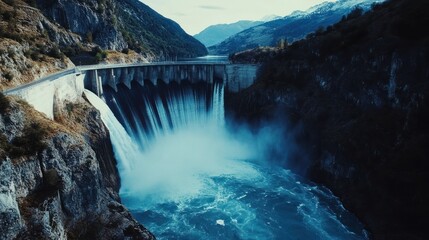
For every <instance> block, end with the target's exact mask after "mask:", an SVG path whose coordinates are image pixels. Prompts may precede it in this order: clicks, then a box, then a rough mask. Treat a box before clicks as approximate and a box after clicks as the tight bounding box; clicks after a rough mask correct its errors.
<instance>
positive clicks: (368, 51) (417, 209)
mask: <svg viewBox="0 0 429 240" xmlns="http://www.w3.org/2000/svg"><path fill="white" fill-rule="evenodd" d="M428 10H429V4H428V2H427V1H413V2H409V1H403V0H392V1H389V2H386V3H385V4H383V5H380V6H376V7H375V8H374V10H373V12H370V13H368V14H365V15H363V16H361V17H358V16H350V17H348V19H346V20H344V21H342V22H340V23H338V24H335V25H333V26H331V27H330V28H328V30H327V31H325V32H323V33H320V34H317V35H315V36H313V37H311V38H308V39H307V40H303V41H299V42H297V43H295V44H293V45H291V46H290V47H288V48H286V49H284V50H278V51H277V52H274V53H273V55H274V56H273V57H272V58H271V60H269V61H267V62H265V64H264V66H263V70H262V71H261V72H260V77H259V80H258V82H257V84H255V85H254V86H252V87H251V88H249V89H247V90H245V91H243V92H241V93H240V94H238V95H232V94H229V95H228V98H227V101H226V103H227V106H228V110H229V113H230V114H234V115H235V117H237V118H242V119H246V120H251V121H253V122H258V121H260V119H261V118H267V117H269V116H274V115H275V113H276V111H279V112H283V113H285V114H286V116H287V120H288V121H289V122H291V123H292V124H295V125H299V126H301V127H302V128H301V129H302V131H301V132H298V133H297V136H296V139H298V143H299V144H300V145H301V146H302V147H303V152H305V153H306V154H307V155H310V157H309V158H310V159H312V161H311V163H310V164H309V165H307V167H308V176H309V177H310V178H311V179H312V180H314V181H317V182H319V183H322V184H325V185H327V186H328V187H329V188H330V189H332V190H333V192H334V193H335V194H336V195H337V196H339V197H340V198H341V200H342V202H343V203H344V205H345V207H346V208H348V209H349V210H351V211H352V212H354V213H355V214H356V215H357V216H358V217H359V218H360V219H361V220H362V221H363V222H364V223H365V224H366V225H367V227H368V229H369V230H370V232H371V233H372V236H373V238H374V239H425V238H426V237H427V234H426V233H425V232H424V229H425V221H424V219H425V218H426V216H427V214H428V213H429V207H428V205H427V202H428V201H429V199H428V195H427V194H426V188H427V183H428V182H429V178H428V176H429V175H428V174H427V172H428V168H429V164H428V162H427V156H429V152H428V149H429V145H428V143H429V128H428V127H427V124H426V123H427V122H428V121H429V114H428V113H429V101H428V99H429V81H428V79H429V70H428V69H429V62H428V59H429V51H428V49H429V48H428V47H429V46H428V43H429V32H428V31H427V30H426V28H425V27H424V26H426V25H427V24H429V18H428V17H427V14H426V13H427V11H428ZM247 54H248V53H247ZM236 57H237V58H236V59H248V57H245V58H240V57H239V56H236ZM264 57H266V54H265V55H264V56H263V58H264ZM257 58H258V56H257V55H255V56H253V59H257ZM299 163H300V159H299V158H298V159H295V162H294V164H298V165H299ZM290 164H291V165H293V164H292V163H290ZM292 167H293V166H292Z"/></svg>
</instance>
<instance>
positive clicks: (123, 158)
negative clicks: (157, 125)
mask: <svg viewBox="0 0 429 240" xmlns="http://www.w3.org/2000/svg"><path fill="white" fill-rule="evenodd" d="M84 93H85V96H86V98H87V99H88V101H89V102H90V103H91V104H92V106H94V107H95V108H97V109H98V110H99V111H100V115H101V120H102V121H103V123H104V124H105V125H106V127H107V128H108V129H109V131H110V137H111V138H110V139H111V141H112V145H113V150H114V153H115V158H116V159H117V160H118V164H119V165H118V168H119V171H120V172H121V171H129V170H130V169H131V168H132V165H133V160H135V159H138V156H140V151H139V147H138V145H137V144H136V143H134V142H133V141H132V139H131V137H130V136H129V135H128V133H127V132H126V131H125V129H124V127H123V126H122V125H121V123H120V122H119V121H118V120H117V119H116V117H115V115H114V114H113V112H112V111H111V110H110V108H109V106H107V104H106V103H105V102H104V101H103V100H102V99H100V98H99V97H98V96H97V95H95V94H94V93H92V92H91V91H89V90H86V89H85V90H84Z"/></svg>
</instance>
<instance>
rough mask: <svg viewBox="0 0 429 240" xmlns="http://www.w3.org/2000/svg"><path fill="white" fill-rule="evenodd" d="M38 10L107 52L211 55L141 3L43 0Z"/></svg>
mask: <svg viewBox="0 0 429 240" xmlns="http://www.w3.org/2000/svg"><path fill="white" fill-rule="evenodd" d="M37 7H38V8H40V9H41V10H42V12H43V13H44V14H45V15H46V16H48V17H49V18H50V19H51V20H52V21H53V22H56V23H58V24H60V25H61V26H63V27H64V28H66V29H69V30H70V31H72V32H74V33H77V34H79V35H80V36H81V37H82V38H84V39H86V40H87V41H91V42H94V43H96V44H98V45H99V46H101V48H103V49H111V50H118V51H121V50H123V49H125V48H130V49H133V50H136V51H138V52H142V53H145V54H147V55H154V56H158V57H160V58H168V57H176V56H179V57H180V56H181V57H183V56H202V55H206V54H207V50H206V48H205V47H204V45H202V44H201V43H200V42H198V41H197V40H195V39H194V38H193V37H191V36H189V35H188V34H186V33H185V32H184V31H183V29H182V28H181V27H180V26H179V25H178V24H177V23H175V22H173V21H172V20H170V19H167V18H164V17H163V16H161V15H160V14H158V13H157V12H155V11H154V10H152V9H151V8H149V7H148V6H146V5H145V4H143V3H142V2H140V1H138V0H119V1H113V0H104V1H99V0H87V1H80V0H51V1H44V0H39V1H37Z"/></svg>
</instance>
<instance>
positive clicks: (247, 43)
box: [209, 0, 383, 55]
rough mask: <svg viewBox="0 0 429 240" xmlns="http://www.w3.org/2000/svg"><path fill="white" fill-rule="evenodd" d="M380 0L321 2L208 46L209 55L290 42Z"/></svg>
mask: <svg viewBox="0 0 429 240" xmlns="http://www.w3.org/2000/svg"><path fill="white" fill-rule="evenodd" d="M377 2H383V0H339V1H337V2H324V3H321V4H318V5H316V6H313V7H311V8H310V9H308V10H307V11H295V12H293V13H292V14H291V15H289V16H286V17H284V18H282V19H278V20H274V21H270V22H266V23H263V24H260V25H258V26H254V27H251V28H249V29H247V30H244V31H242V32H239V33H237V34H235V35H233V36H231V37H229V38H228V39H226V40H225V41H223V42H221V43H219V44H217V45H215V46H211V47H209V53H210V54H223V55H225V54H231V53H235V52H239V51H243V50H246V49H251V48H255V47H259V46H276V44H277V43H278V42H279V40H281V39H285V40H287V41H288V42H293V41H296V40H299V39H302V38H304V37H305V36H306V35H307V34H309V33H311V32H314V31H316V30H317V29H318V28H320V27H326V26H329V25H331V24H333V23H336V22H338V21H339V20H340V19H341V18H342V17H343V16H344V15H346V14H348V13H349V12H350V11H351V10H352V9H353V8H355V7H361V8H363V9H364V10H367V9H369V8H370V6H371V5H372V4H374V3H377Z"/></svg>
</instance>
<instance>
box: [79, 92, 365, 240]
mask: <svg viewBox="0 0 429 240" xmlns="http://www.w3.org/2000/svg"><path fill="white" fill-rule="evenodd" d="M223 91H224V90H223V86H222V84H215V85H208V84H202V85H191V84H189V85H186V84H185V85H180V86H179V85H169V86H167V85H165V86H162V85H161V86H159V87H155V86H151V85H150V84H149V85H147V86H146V85H145V87H141V86H139V85H134V86H133V87H132V89H131V90H130V89H127V88H125V87H119V89H118V92H115V91H113V90H109V89H106V91H105V96H104V97H105V101H106V102H107V103H108V105H109V106H107V105H106V104H105V103H104V102H103V100H101V99H99V98H98V97H97V96H95V95H93V94H92V93H90V92H86V95H87V97H88V99H89V100H90V101H91V103H92V104H93V105H94V106H95V107H97V108H98V109H99V110H100V112H101V114H102V119H103V121H104V122H105V124H106V125H107V127H108V128H109V130H110V133H111V138H112V143H113V145H114V150H115V154H116V158H117V159H118V161H119V169H120V175H121V184H122V187H121V198H122V200H123V202H124V204H125V205H126V206H127V207H128V208H129V209H130V210H131V211H132V213H133V215H134V216H135V217H136V218H137V219H138V220H139V221H140V222H141V223H143V224H144V225H145V226H146V227H147V228H148V229H149V230H151V231H152V232H153V233H154V234H155V235H156V236H157V238H158V239H366V233H365V231H364V229H363V226H362V224H361V223H359V222H358V221H357V219H356V218H355V217H354V216H353V215H351V214H350V213H348V212H347V211H346V210H345V209H344V208H343V207H342V205H341V203H340V202H339V201H338V199H337V198H336V197H335V196H333V195H332V193H331V192H330V191H329V190H327V189H325V188H323V187H320V186H317V185H314V184H312V183H309V182H306V181H305V180H304V179H302V178H300V177H299V176H297V175H295V174H293V173H292V172H291V171H289V170H286V169H283V168H281V167H280V166H277V165H276V164H273V162H276V159H267V156H270V157H273V156H276V155H275V154H274V155H272V154H268V153H269V152H272V151H276V152H284V153H285V155H286V153H287V151H288V149H284V148H280V147H279V146H282V147H284V146H285V144H284V139H283V138H282V134H281V133H282V131H281V130H280V129H278V128H277V127H276V126H266V127H264V128H261V129H260V130H259V131H256V133H255V131H253V132H251V131H249V130H248V129H246V128H245V127H242V126H238V125H234V126H228V125H227V124H225V119H224V106H223ZM115 116H116V117H115ZM279 133H280V134H279ZM290 144H291V145H292V143H290ZM286 146H287V144H286Z"/></svg>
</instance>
